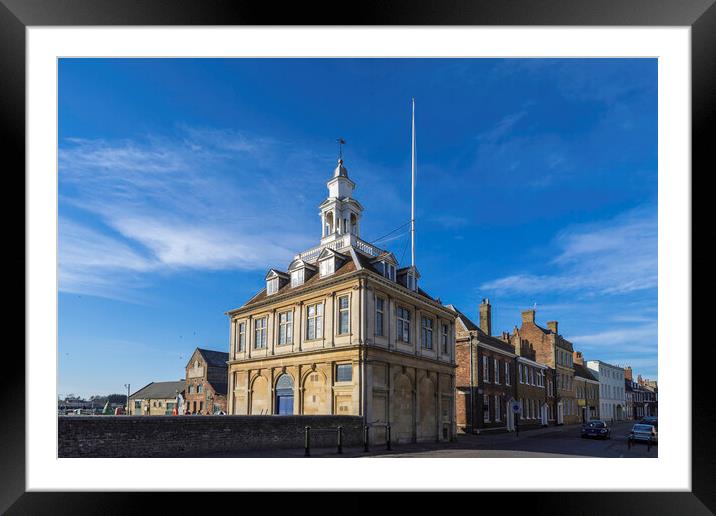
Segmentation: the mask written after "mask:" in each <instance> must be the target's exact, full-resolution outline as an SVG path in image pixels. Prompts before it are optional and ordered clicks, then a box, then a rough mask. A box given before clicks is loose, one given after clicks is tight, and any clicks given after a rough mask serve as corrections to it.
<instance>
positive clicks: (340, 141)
mask: <svg viewBox="0 0 716 516" xmlns="http://www.w3.org/2000/svg"><path fill="white" fill-rule="evenodd" d="M336 141H337V142H338V159H340V160H341V161H343V146H344V145H345V144H346V141H345V140H344V139H343V138H336Z"/></svg>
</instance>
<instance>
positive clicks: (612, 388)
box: [587, 360, 626, 421]
mask: <svg viewBox="0 0 716 516" xmlns="http://www.w3.org/2000/svg"><path fill="white" fill-rule="evenodd" d="M587 367H588V368H589V369H590V370H591V371H592V375H593V376H594V377H595V378H596V379H597V380H599V404H600V407H599V413H600V415H601V417H602V419H605V420H608V421H622V420H623V419H624V418H625V415H626V414H625V412H626V410H625V408H626V394H625V391H624V388H625V386H624V369H623V368H622V367H619V366H615V365H612V364H609V363H607V362H604V361H602V360H588V361H587Z"/></svg>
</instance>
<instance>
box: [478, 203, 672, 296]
mask: <svg viewBox="0 0 716 516" xmlns="http://www.w3.org/2000/svg"><path fill="white" fill-rule="evenodd" d="M551 247H553V248H554V249H555V257H554V258H553V259H552V260H551V262H550V263H548V264H547V268H548V269H549V271H550V272H548V273H541V274H535V273H532V272H525V273H519V274H513V275H509V276H505V277H502V278H498V279H495V280H492V281H488V282H486V283H484V284H483V285H482V286H481V289H482V290H487V291H490V290H496V291H497V290H499V291H502V292H511V293H523V294H536V293H554V292H565V291H578V292H581V293H583V294H587V295H589V294H625V293H629V292H633V291H638V290H646V289H651V288H656V286H657V279H658V268H657V221H656V210H654V209H651V208H641V209H637V210H634V211H631V212H628V213H626V214H623V215H621V216H619V217H617V218H615V219H612V220H609V221H606V222H601V223H597V224H590V225H581V226H574V227H571V228H568V229H566V230H564V231H562V232H561V233H559V234H558V235H557V236H556V237H555V238H554V239H553V242H552V246H551Z"/></svg>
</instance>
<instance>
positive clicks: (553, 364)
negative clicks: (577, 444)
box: [509, 310, 580, 424]
mask: <svg viewBox="0 0 716 516" xmlns="http://www.w3.org/2000/svg"><path fill="white" fill-rule="evenodd" d="M509 339H510V340H511V341H512V342H513V343H514V342H519V343H520V346H521V349H530V350H534V362H536V363H538V364H543V365H546V366H549V367H550V368H551V369H553V370H554V372H553V373H552V374H553V375H554V394H555V396H554V408H555V421H556V424H574V423H578V422H579V421H580V417H579V408H578V405H577V401H576V395H575V391H574V367H573V359H572V355H573V352H574V348H573V346H572V343H571V342H570V341H568V340H567V339H565V338H564V337H563V336H562V335H560V334H559V331H558V323H557V321H549V322H548V323H547V328H543V327H541V326H539V325H538V324H537V323H536V322H535V310H524V311H523V312H522V326H520V328H517V327H515V329H514V330H513V334H512V335H510V336H509ZM547 410H548V411H549V410H550V409H549V406H548V408H547Z"/></svg>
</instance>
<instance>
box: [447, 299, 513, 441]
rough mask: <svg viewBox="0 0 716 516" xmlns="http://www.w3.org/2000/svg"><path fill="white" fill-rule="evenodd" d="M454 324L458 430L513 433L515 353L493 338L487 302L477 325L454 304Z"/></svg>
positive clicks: (483, 306)
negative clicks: (512, 404) (512, 407)
mask: <svg viewBox="0 0 716 516" xmlns="http://www.w3.org/2000/svg"><path fill="white" fill-rule="evenodd" d="M448 307H449V308H450V309H452V310H454V311H455V313H456V314H457V317H456V322H455V356H456V363H457V370H456V393H455V396H456V397H455V411H456V418H457V426H458V431H460V432H465V433H479V432H481V431H486V430H498V429H502V430H508V431H512V430H514V414H513V412H512V410H511V403H512V401H513V400H515V357H516V355H515V353H514V349H513V347H512V345H510V344H509V343H508V342H504V341H503V340H501V339H499V338H496V337H493V336H492V335H491V332H492V320H491V318H492V313H491V306H490V302H489V300H486V299H483V301H482V303H481V304H480V307H479V317H480V319H479V320H480V326H477V325H476V324H475V323H474V322H472V321H471V320H470V319H469V318H468V317H467V316H466V315H465V314H464V313H462V312H461V311H460V310H458V309H457V308H455V307H454V306H453V305H448Z"/></svg>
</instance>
